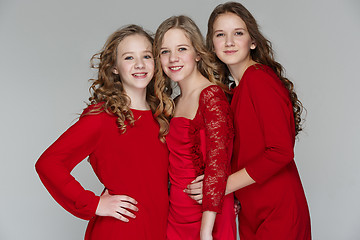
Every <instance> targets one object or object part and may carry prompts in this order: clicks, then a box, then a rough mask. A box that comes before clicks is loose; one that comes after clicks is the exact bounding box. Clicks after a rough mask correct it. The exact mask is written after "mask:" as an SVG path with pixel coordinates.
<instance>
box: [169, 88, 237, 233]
mask: <svg viewBox="0 0 360 240" xmlns="http://www.w3.org/2000/svg"><path fill="white" fill-rule="evenodd" d="M166 140H167V145H168V148H169V151H170V155H169V162H170V166H169V176H170V182H171V188H170V208H169V217H168V228H167V239H170V240H177V239H179V240H180V239H181V240H186V239H189V240H196V239H200V226H201V217H202V211H206V210H210V211H216V212H219V213H218V214H217V217H216V221H215V226H214V230H213V237H214V239H217V240H219V239H224V240H225V239H226V240H231V239H236V226H235V214H234V198H233V195H232V194H229V195H228V196H226V197H224V193H225V187H226V180H227V177H228V175H229V173H230V158H231V151H232V140H233V128H232V118H231V110H230V106H229V104H228V102H227V99H226V97H225V94H224V93H223V91H222V90H221V88H220V87H218V86H209V87H207V88H205V89H204V90H203V91H202V92H201V94H200V99H199V107H198V111H197V113H196V116H195V118H194V119H193V120H190V119H187V118H184V117H175V118H173V119H172V120H171V122H170V132H169V134H168V136H167V138H166ZM203 173H205V177H204V181H203V184H204V189H203V192H204V196H203V206H201V205H199V204H197V203H196V202H195V201H194V200H192V199H190V198H189V197H188V196H187V194H185V193H184V192H183V190H184V189H185V188H186V186H187V185H188V184H189V183H190V182H191V181H192V180H194V179H195V177H196V176H198V175H200V174H203Z"/></svg>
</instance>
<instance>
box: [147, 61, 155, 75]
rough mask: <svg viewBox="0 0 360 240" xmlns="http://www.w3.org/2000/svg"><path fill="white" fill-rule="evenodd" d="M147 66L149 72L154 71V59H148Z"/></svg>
mask: <svg viewBox="0 0 360 240" xmlns="http://www.w3.org/2000/svg"><path fill="white" fill-rule="evenodd" d="M147 68H148V69H149V72H150V73H152V74H153V73H154V70H155V63H154V61H149V62H148V63H147Z"/></svg>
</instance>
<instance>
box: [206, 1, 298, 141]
mask: <svg viewBox="0 0 360 240" xmlns="http://www.w3.org/2000/svg"><path fill="white" fill-rule="evenodd" d="M225 13H233V14H236V15H237V16H239V17H240V18H241V19H242V20H243V21H244V22H245V24H246V27H247V29H248V31H249V34H250V36H251V39H252V40H253V41H255V43H256V48H255V49H253V50H251V51H250V56H251V58H252V60H254V61H255V62H258V63H261V64H264V65H267V66H269V67H270V68H271V69H272V70H273V71H274V72H275V73H276V75H277V76H278V77H279V78H280V80H281V82H282V83H283V85H284V86H285V87H286V89H287V90H288V91H289V96H290V99H291V102H292V105H293V114H294V120H295V133H296V135H297V134H298V133H299V132H300V131H301V130H302V122H303V119H302V118H301V114H302V112H303V110H304V107H303V105H302V103H301V102H300V100H299V99H298V97H297V94H296V92H295V89H294V84H293V83H292V82H291V81H290V80H289V79H287V78H286V77H285V76H284V75H285V74H284V68H283V66H282V65H281V64H280V63H278V62H277V61H275V58H274V51H273V49H272V44H271V42H270V41H269V40H268V39H266V38H265V37H264V35H262V33H261V32H260V30H259V27H258V24H257V22H256V20H255V18H254V17H253V16H252V14H251V13H250V12H249V11H248V10H247V9H246V8H245V7H244V6H243V5H242V4H240V3H238V2H226V3H224V4H219V5H218V6H217V7H216V8H215V9H214V10H213V12H212V13H211V15H210V17H209V21H208V32H207V35H206V45H207V47H208V49H209V50H210V51H212V52H214V43H213V35H214V29H213V27H214V22H215V20H216V19H217V17H218V16H219V15H221V14H225ZM214 55H215V53H214ZM216 60H217V62H218V63H219V64H220V65H222V70H220V71H219V72H220V73H221V76H220V78H221V79H222V81H223V82H228V79H229V75H230V72H229V69H228V68H227V66H226V65H225V64H224V63H222V62H221V60H220V59H219V58H218V57H216Z"/></svg>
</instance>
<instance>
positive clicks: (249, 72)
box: [241, 64, 284, 90]
mask: <svg viewBox="0 0 360 240" xmlns="http://www.w3.org/2000/svg"><path fill="white" fill-rule="evenodd" d="M241 81H242V82H243V83H242V84H243V85H244V86H246V87H247V88H249V89H258V88H260V89H262V88H264V89H266V88H273V89H278V90H280V89H283V88H284V86H283V84H282V82H281V80H280V79H279V77H278V76H277V75H276V73H275V72H274V71H273V70H272V69H271V68H270V67H269V66H266V65H263V64H255V65H252V66H250V67H249V68H248V69H246V71H245V73H244V76H243V78H242V79H241Z"/></svg>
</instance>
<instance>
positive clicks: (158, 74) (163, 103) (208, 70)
mask: <svg viewBox="0 0 360 240" xmlns="http://www.w3.org/2000/svg"><path fill="white" fill-rule="evenodd" d="M170 29H181V30H183V31H184V33H185V35H186V37H187V38H188V39H189V40H190V42H191V44H192V46H193V47H194V49H195V52H196V53H197V54H198V55H199V56H200V60H199V61H198V62H197V69H198V71H199V72H200V73H201V74H202V75H203V76H204V77H206V78H207V79H209V81H210V82H212V83H215V84H217V85H219V86H220V87H222V88H223V90H224V91H228V88H227V87H226V86H225V85H224V84H223V83H222V82H221V81H220V80H219V79H218V76H219V73H218V69H219V66H218V65H217V64H216V61H215V58H214V55H213V54H211V53H210V52H209V51H208V49H207V48H206V45H205V40H204V37H203V36H202V34H201V31H200V29H199V28H198V26H197V25H196V24H195V22H194V21H193V20H192V19H191V18H189V17H187V16H184V15H180V16H172V17H170V18H168V19H166V20H165V21H163V22H162V23H161V24H160V26H159V27H158V29H157V31H156V34H155V38H154V45H153V46H154V56H155V94H156V96H157V97H158V98H159V99H160V103H159V105H158V108H157V112H158V113H160V112H164V113H165V115H167V116H172V114H173V111H174V103H173V101H172V100H171V98H170V96H171V94H172V88H171V80H170V78H169V77H167V76H166V74H165V73H164V71H163V70H162V67H161V62H160V53H161V45H162V43H163V39H164V35H165V33H166V32H167V31H169V30H170ZM155 115H156V114H155Z"/></svg>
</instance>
